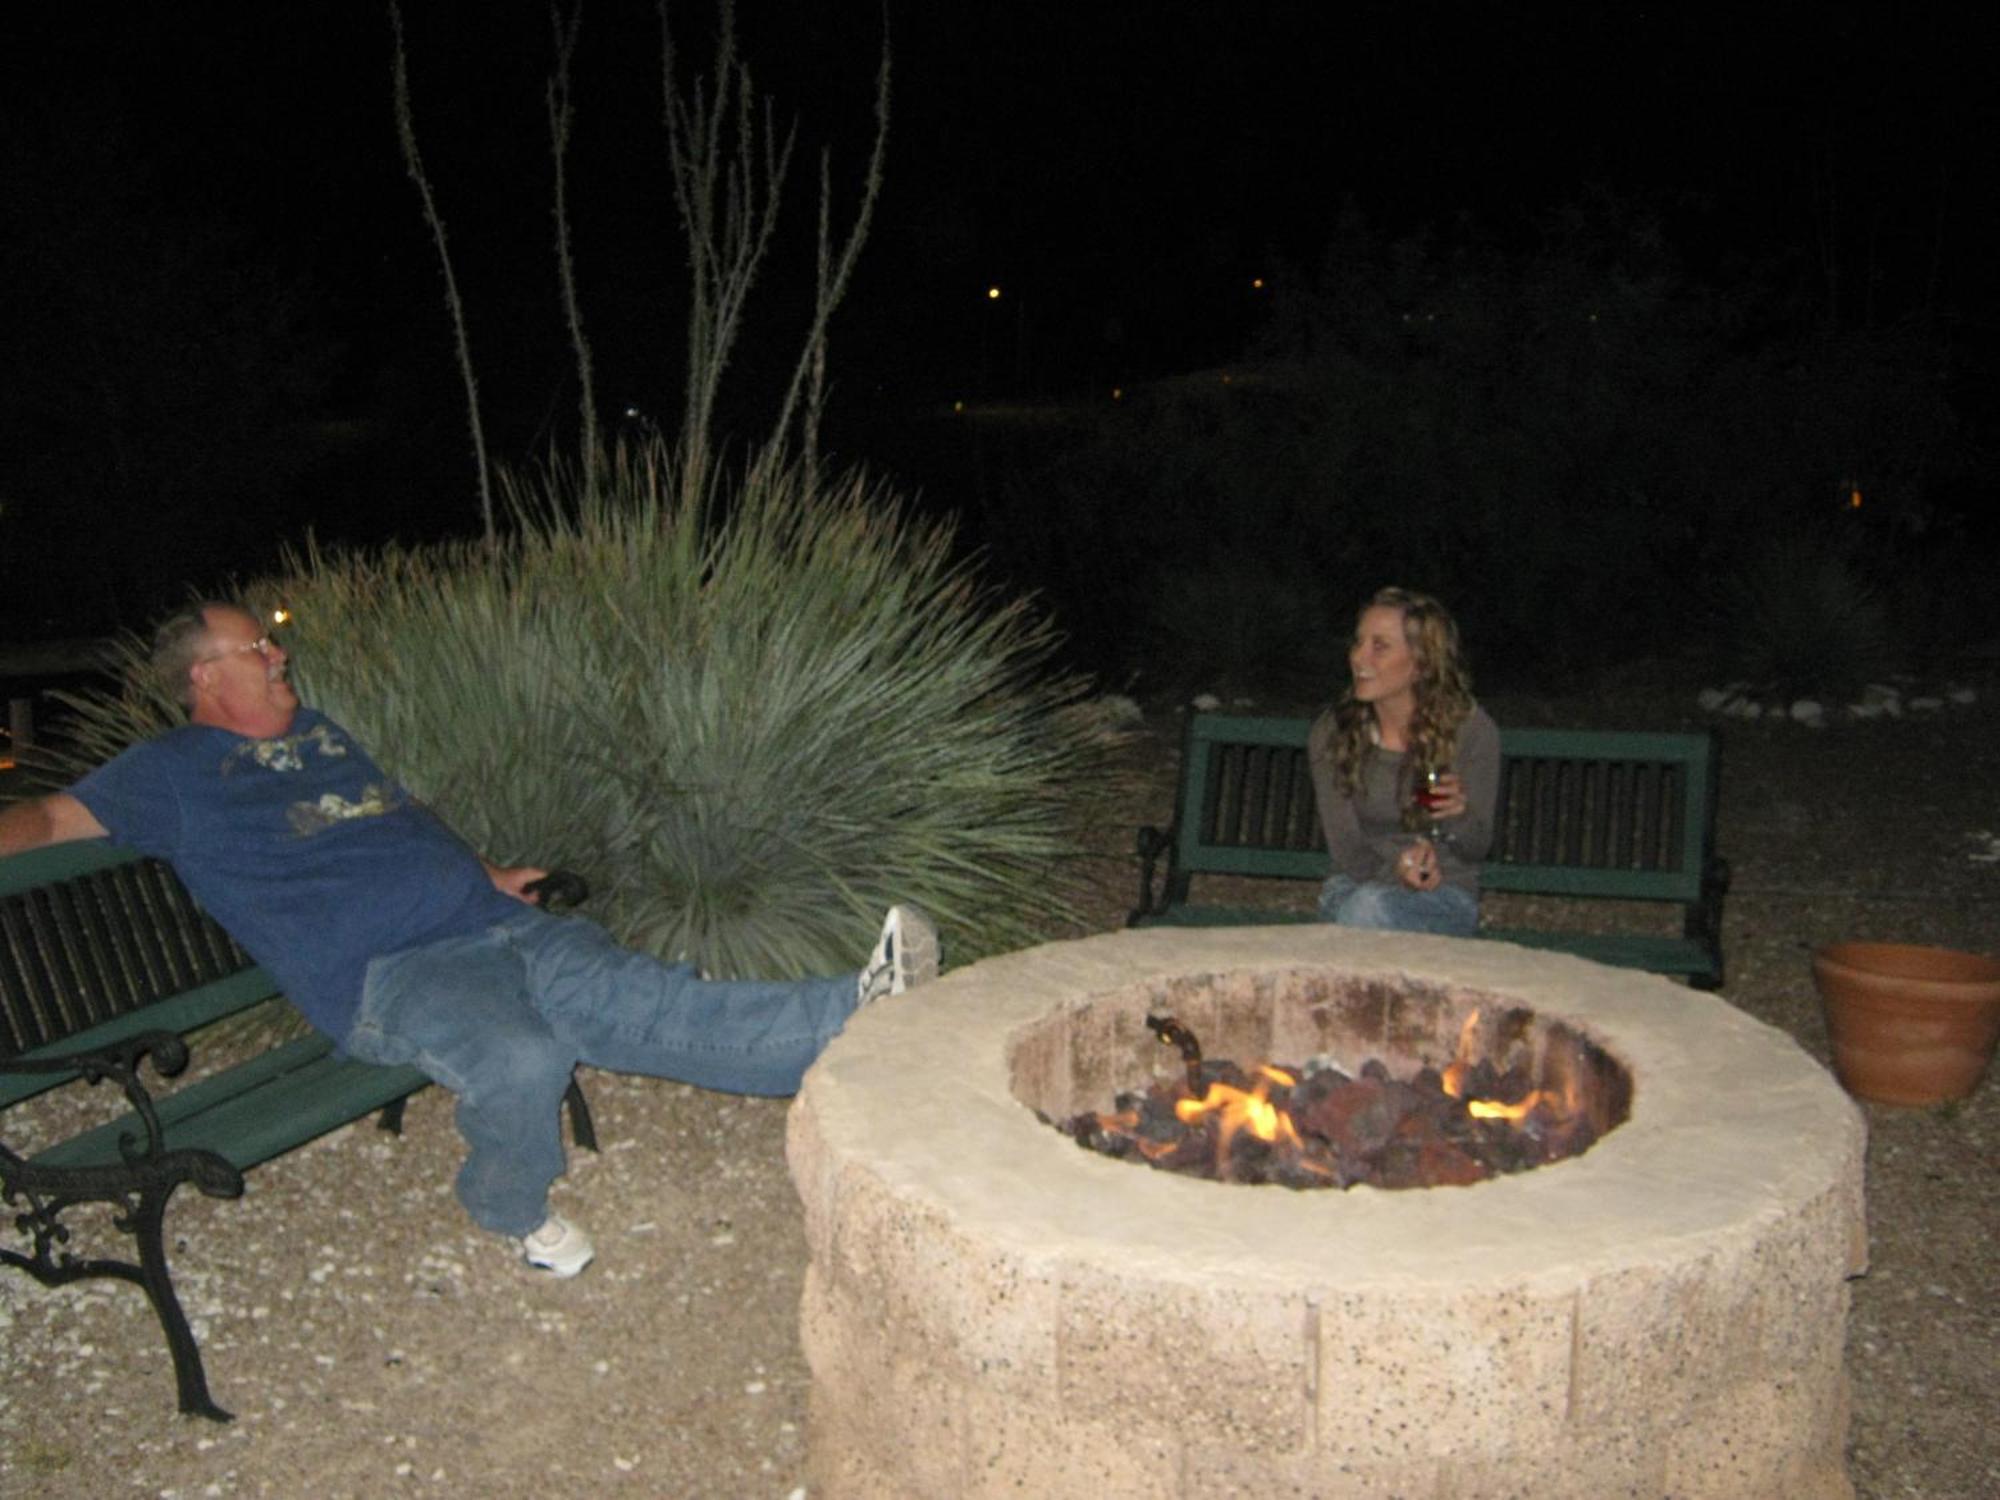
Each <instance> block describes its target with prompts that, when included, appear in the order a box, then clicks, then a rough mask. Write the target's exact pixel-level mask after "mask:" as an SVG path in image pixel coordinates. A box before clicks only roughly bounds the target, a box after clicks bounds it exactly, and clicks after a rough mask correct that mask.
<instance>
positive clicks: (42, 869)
mask: <svg viewBox="0 0 2000 1500" xmlns="http://www.w3.org/2000/svg"><path fill="white" fill-rule="evenodd" d="M276 990H277V987H276V986H275V985H274V984H273V983H272V981H271V979H270V977H269V976H268V975H267V974H266V973H265V972H264V971H263V970H262V969H260V968H258V967H257V966H256V964H255V963H254V962H253V961H252V960H251V958H250V956H249V955H248V954H247V953H245V952H244V951H243V950H242V949H241V948H239V947H238V946H237V945H236V943H235V942H234V940H232V939H231V938H230V936H229V934H227V933H226V932H224V931H223V930H222V928H221V927H220V926H218V925H217V924H216V922H215V921H214V920H213V919H212V918H210V917H209V916H208V915H207V914H206V913H204V912H203V911H202V910H201V909H200V908H199V907H197V906H196V905H195V904H194V899H193V898H192V897H191V896H189V895H188V893H187V891H186V889H185V888H184V887H183V886H182V885H181V883H180V881H179V880H178V879H177V878H176V877H175V875H174V873H173V871H172V870H170V869H168V868H167V867H166V866H165V865H163V864H161V863H160V862H159V861H157V860H151V859H145V858H143V857H141V856H139V855H136V854H133V853H132V852H131V851H129V850H125V849H119V848H116V847H114V846H112V845H111V844H110V843H108V842H106V841H105V840H102V839H91V840H86V841H83V842H79V843H72V844H58V845H55V846H53V847H51V848H47V849H38V850H34V851H32V852H30V853H27V854H18V855H15V856H13V857H11V858H8V859H0V1057H13V1056H20V1055H33V1054H35V1053H40V1052H56V1051H64V1050H67V1049H68V1048H70V1047H72V1046H75V1047H95V1046H101V1045H103V1044H105V1043H107V1042H111V1041H115V1040H117V1039H119V1038H120V1037H123V1036H127V1035H130V1034H132V1033H134V1032H139V1031H151V1030H166V1031H179V1032H186V1031H190V1030H192V1029H194V1028H195V1027H197V1026H200V1025H205V1024H206V1023H207V1022H209V1021H212V1020H215V1019H218V1018H219V1017H222V1016H226V1015H229V1014H231V1013H232V1012H234V1011H237V1010H241V1009H243V1008H244V1007H246V1006H249V1005H253V1004H255V1003H257V1002H258V1001H259V1000H263V999H266V998H268V997H270V996H271V995H273V994H275V993H276ZM162 1001H164V1002H166V1003H165V1004H160V1003H159V1002H162ZM61 1081H62V1080H61V1079H60V1078H59V1077H51V1078H33V1079H29V1078H18V1079H9V1080H6V1081H5V1082H4V1083H0V1105H4V1104H8V1103H12V1102H13V1101H14V1100H16V1099H20V1098H26V1097H28V1096H29V1095H30V1094H33V1093H38V1092H40V1091H41V1090H43V1089H45V1088H49V1087H52V1086H54V1085H55V1084H57V1083H59V1082H61Z"/></svg>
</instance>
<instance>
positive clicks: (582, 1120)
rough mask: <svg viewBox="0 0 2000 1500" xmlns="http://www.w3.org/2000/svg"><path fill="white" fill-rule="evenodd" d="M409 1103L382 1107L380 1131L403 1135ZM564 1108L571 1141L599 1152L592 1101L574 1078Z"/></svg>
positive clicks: (405, 1100) (402, 1101) (398, 1101)
mask: <svg viewBox="0 0 2000 1500" xmlns="http://www.w3.org/2000/svg"><path fill="white" fill-rule="evenodd" d="M408 1102H409V1095H407V1094H405V1095H404V1096H403V1097H402V1098H401V1099H395V1100H391V1101H390V1102H389V1103H387V1104H385V1105H383V1106H382V1113H381V1114H380V1115H379V1116H377V1118H376V1121H375V1123H376V1126H377V1128H378V1129H381V1130H386V1131H388V1132H389V1133H390V1134H392V1135H401V1134H402V1133H403V1106H404V1105H405V1104H406V1103H408ZM563 1107H564V1108H565V1109H567V1110H568V1111H569V1134H570V1139H571V1140H573V1141H575V1142H576V1143H577V1145H579V1146H581V1147H583V1149H584V1150H586V1151H595V1150H597V1126H596V1124H595V1123H594V1122H593V1121H592V1120H591V1118H590V1101H589V1100H588V1099H586V1098H584V1097H583V1086H582V1085H581V1084H579V1083H578V1082H577V1081H576V1080H575V1079H574V1078H572V1079H570V1081H569V1088H568V1089H567V1090H566V1091H565V1092H564V1094H563Z"/></svg>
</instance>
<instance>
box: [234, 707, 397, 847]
mask: <svg viewBox="0 0 2000 1500" xmlns="http://www.w3.org/2000/svg"><path fill="white" fill-rule="evenodd" d="M347 753H348V751H347V745H346V744H345V742H343V741H342V739H341V738H340V736H339V734H338V733H336V732H335V731H334V729H333V728H332V726H330V725H327V724H315V725H314V726H313V727H312V728H311V729H309V730H307V731H306V732H305V733H304V734H294V735H287V736H284V737H282V738H279V739H272V740H250V741H247V742H245V743H244V744H241V745H238V746H237V747H236V748H235V749H234V750H232V751H230V752H229V754H228V756H227V757H225V758H224V760H223V762H222V774H223V775H225V776H228V775H230V774H232V773H233V772H235V771H236V770H238V769H240V768H241V766H242V765H243V764H244V763H245V762H254V763H255V764H256V765H257V766H258V767H260V768H261V769H263V770H266V771H277V772H280V773H285V772H298V771H304V770H305V769H306V768H307V762H308V760H309V759H311V758H312V757H315V756H317V757H320V758H322V759H325V760H345V759H346V758H347ZM405 800H406V796H405V794H404V792H403V791H402V789H401V788H400V787H398V786H396V785H395V784H394V783H393V782H388V781H378V782H369V783H368V784H367V785H365V786H363V787H361V788H360V795H359V796H358V797H343V796H342V795H340V794H339V793H338V792H323V793H321V794H320V795H319V796H318V797H316V798H314V799H312V800H311V801H303V800H302V801H298V802H294V803H293V804H292V805H291V806H290V807H288V808H287V809H286V810H285V818H286V820H287V821H288V822H289V823H290V824H291V825H292V831H293V832H295V833H297V834H298V835H299V836H300V837H301V838H308V837H310V836H311V835H313V834H315V833H319V832H321V831H322V830H324V829H328V828H331V827H333V826H334V825H336V824H339V823H346V822H349V821H351V820H353V819H355V818H379V817H381V816H382V815H383V814H385V813H391V812H394V811H395V810H396V809H397V808H399V807H401V806H402V805H403V804H404V801H405Z"/></svg>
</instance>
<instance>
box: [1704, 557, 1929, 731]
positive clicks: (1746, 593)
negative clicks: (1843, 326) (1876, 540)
mask: <svg viewBox="0 0 2000 1500" xmlns="http://www.w3.org/2000/svg"><path fill="white" fill-rule="evenodd" d="M1722 614H1723V623H1724V627H1725V634H1724V641H1725V648H1724V662H1723V667H1724V670H1725V672H1727V673H1728V675H1730V676H1731V677H1733V678H1736V679H1738V680H1741V681H1744V682H1747V683H1749V684H1750V685H1751V687H1752V689H1753V691H1756V692H1757V693H1759V694H1761V695H1766V696H1772V697H1778V698H1796V697H1814V698H1820V699H1825V700H1829V701H1831V702H1834V703H1846V702H1850V701H1852V699H1853V698H1854V697H1855V696H1856V695H1857V694H1858V693H1859V692H1860V690H1861V689H1862V687H1863V686H1864V685H1866V684H1867V683H1868V682H1870V681H1872V680H1875V679H1877V678H1879V677H1880V676H1881V675H1882V674H1883V673H1885V672H1886V671H1888V670H1889V669H1890V668H1891V667H1892V666H1894V665H1895V663H1894V661H1893V658H1892V653H1891V649H1890V640H1891V637H1890V628H1889V622H1888V618H1887V615H1886V613H1885V611H1884V609H1883V607H1882V603H1881V600H1880V598H1879V596H1878V595H1877V593H1876V591H1875V590H1874V589H1873V588H1872V587H1870V586H1869V584H1868V583H1867V581H1866V580H1865V579H1863V578H1862V577H1861V576H1860V574H1859V573H1858V572H1857V571H1856V569H1855V567H1854V565H1853V564H1852V563H1851V562H1849V561H1848V560H1847V559H1846V558H1845V557H1843V556H1842V555H1841V554H1840V553H1839V551H1837V550H1836V549H1835V548H1833V547H1832V546H1830V545H1826V544H1813V543H1798V542H1792V543H1787V544H1785V545H1782V546H1774V547H1769V548H1767V549H1765V550H1764V551H1762V552H1760V553H1758V554H1756V555H1754V556H1752V557H1750V558H1748V559H1746V560H1745V562H1744V563H1743V564H1742V565H1741V566H1740V568H1739V571H1737V572H1736V573H1735V574H1734V575H1733V576H1732V577H1731V578H1730V579H1728V580H1727V582H1726V584H1725V597H1724V604H1723V610H1722Z"/></svg>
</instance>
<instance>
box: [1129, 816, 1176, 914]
mask: <svg viewBox="0 0 2000 1500" xmlns="http://www.w3.org/2000/svg"><path fill="white" fill-rule="evenodd" d="M1135 842H1136V846H1137V853H1138V856H1139V904H1138V905H1137V906H1135V907H1134V908H1133V909H1132V912H1131V915H1129V916H1128V917H1126V919H1125V925H1126V926H1127V927H1130V926H1132V925H1133V924H1135V923H1136V922H1138V921H1139V920H1140V919H1141V918H1143V917H1150V916H1152V915H1154V914H1155V913H1157V912H1159V911H1160V910H1162V909H1163V905H1164V895H1165V893H1164V892H1162V893H1161V896H1160V897H1157V898H1156V897H1155V896H1154V894H1153V871H1154V870H1155V869H1156V868H1157V867H1158V865H1159V861H1160V856H1161V855H1162V854H1165V853H1167V852H1168V851H1169V850H1171V849H1172V848H1173V847H1174V831H1173V829H1171V828H1156V827H1154V826H1153V825H1152V824H1151V823H1147V824H1145V825H1143V826H1142V827H1141V828H1140V829H1139V833H1138V837H1137V839H1136V841H1135ZM1156 901H1159V902H1160V903H1161V904H1159V905H1156V904H1155V902H1156Z"/></svg>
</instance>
